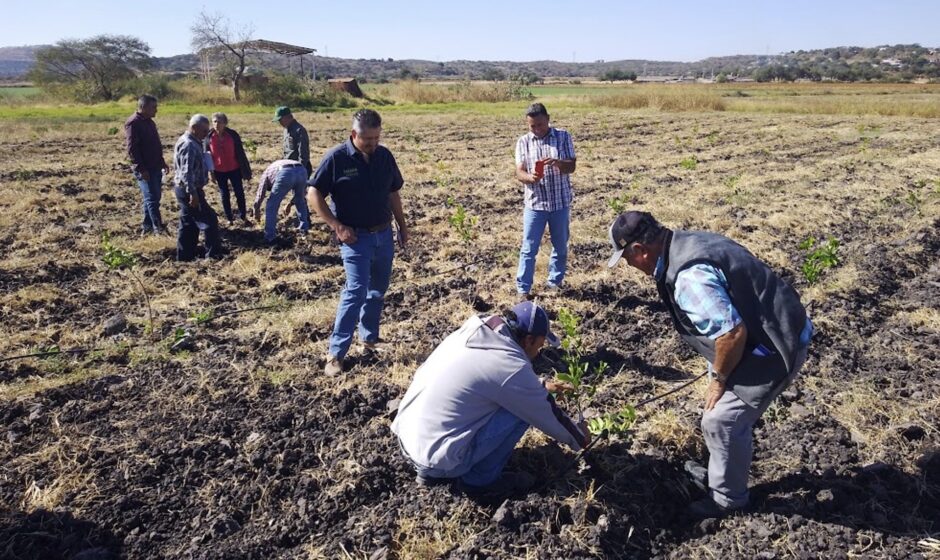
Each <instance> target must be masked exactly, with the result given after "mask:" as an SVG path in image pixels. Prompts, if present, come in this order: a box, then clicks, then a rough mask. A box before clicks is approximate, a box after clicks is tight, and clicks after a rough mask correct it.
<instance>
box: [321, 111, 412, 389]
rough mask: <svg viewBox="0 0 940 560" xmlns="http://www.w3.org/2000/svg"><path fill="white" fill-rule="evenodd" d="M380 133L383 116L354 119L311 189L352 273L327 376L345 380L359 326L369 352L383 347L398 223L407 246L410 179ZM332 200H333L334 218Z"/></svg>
mask: <svg viewBox="0 0 940 560" xmlns="http://www.w3.org/2000/svg"><path fill="white" fill-rule="evenodd" d="M381 134H382V117H380V116H379V114H378V113H377V112H375V111H373V110H372V109H360V110H359V111H357V112H356V114H355V115H354V116H353V122H352V131H351V133H350V137H349V139H348V140H346V142H344V143H342V144H340V145H338V146H336V147H334V148H332V149H331V150H330V151H329V152H327V153H326V156H324V157H323V161H321V162H320V165H319V167H317V170H316V172H315V173H314V175H313V177H312V178H311V179H310V181H309V182H308V185H309V188H308V189H307V201H308V203H309V205H310V207H312V208H313V209H314V210H316V212H317V214H318V215H319V216H320V218H322V219H323V221H324V222H326V223H327V225H329V226H330V228H332V229H333V231H334V232H335V233H336V237H337V239H338V240H339V242H340V254H341V255H342V257H343V267H344V268H345V270H346V285H345V286H344V287H343V293H342V295H341V296H340V301H339V308H338V309H337V310H336V322H335V323H334V325H333V334H332V335H331V336H330V350H329V352H330V353H329V356H328V357H327V361H326V374H327V375H338V374H340V373H342V371H343V360H344V359H345V357H346V353H347V352H348V351H349V346H350V344H351V343H352V337H353V330H355V329H356V326H357V324H358V326H359V339H360V340H361V341H362V343H363V345H364V346H365V347H366V348H367V349H373V348H374V347H375V345H376V343H378V342H379V320H380V319H381V316H382V305H383V303H384V298H385V291H386V290H388V285H389V281H390V280H391V275H392V258H393V257H394V254H395V243H394V238H393V235H392V227H391V225H392V218H393V217H394V219H395V223H396V224H397V226H398V241H399V243H400V244H401V246H402V247H403V248H404V247H405V245H406V244H407V243H408V227H407V226H406V225H405V214H404V212H403V211H402V206H401V197H400V196H399V191H400V190H401V187H402V185H403V184H404V180H403V179H402V176H401V171H399V169H398V164H397V163H395V158H394V157H393V156H392V152H390V151H389V150H388V148H386V147H384V146H380V145H379V137H380V136H381ZM327 196H329V197H332V200H333V204H334V206H335V208H336V213H335V214H334V213H333V210H331V209H330V206H329V204H328V203H327V201H326V197H327Z"/></svg>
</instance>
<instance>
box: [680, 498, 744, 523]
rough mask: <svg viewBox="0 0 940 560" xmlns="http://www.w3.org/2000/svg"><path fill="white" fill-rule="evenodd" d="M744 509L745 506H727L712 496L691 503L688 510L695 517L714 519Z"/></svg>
mask: <svg viewBox="0 0 940 560" xmlns="http://www.w3.org/2000/svg"><path fill="white" fill-rule="evenodd" d="M744 509H745V508H744V507H739V508H732V507H725V506H723V505H720V504H718V503H717V502H715V500H713V499H711V497H707V498H702V499H701V500H697V501H695V502H692V503H691V504H689V508H688V510H687V511H688V513H689V515H690V516H691V517H693V518H694V519H712V518H717V517H724V516H726V515H730V514H732V513H734V512H736V511H742V510H744Z"/></svg>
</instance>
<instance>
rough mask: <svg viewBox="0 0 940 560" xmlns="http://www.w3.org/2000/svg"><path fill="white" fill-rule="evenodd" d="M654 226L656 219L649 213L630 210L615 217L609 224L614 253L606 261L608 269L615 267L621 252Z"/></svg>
mask: <svg viewBox="0 0 940 560" xmlns="http://www.w3.org/2000/svg"><path fill="white" fill-rule="evenodd" d="M654 224H656V218H654V217H653V215H652V214H650V213H649V212H639V211H637V210H631V211H629V212H624V213H623V214H621V215H619V216H617V219H616V220H614V223H612V224H610V231H609V232H608V235H609V239H610V244H611V246H612V248H613V250H614V252H613V254H612V255H611V256H610V260H608V261H607V266H608V267H609V268H613V267H615V266H617V263H618V262H620V259H621V258H622V257H623V251H624V250H625V249H626V248H627V247H628V246H629V245H630V244H631V243H633V242H634V241H636V240H637V239H639V237H640V236H641V235H643V234H644V233H646V230H648V229H649V228H650V226H652V225H654Z"/></svg>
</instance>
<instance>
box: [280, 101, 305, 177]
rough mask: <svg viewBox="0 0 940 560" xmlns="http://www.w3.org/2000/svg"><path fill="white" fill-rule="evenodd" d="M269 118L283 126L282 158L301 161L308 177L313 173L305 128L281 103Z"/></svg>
mask: <svg viewBox="0 0 940 560" xmlns="http://www.w3.org/2000/svg"><path fill="white" fill-rule="evenodd" d="M271 120H273V121H277V122H279V123H281V126H283V127H284V159H292V160H294V161H299V162H300V163H302V164H303V165H304V168H305V169H306V170H307V177H309V176H310V174H311V173H313V166H312V165H311V164H310V137H309V136H307V129H306V128H304V127H303V125H302V124H300V123H299V122H297V119H295V118H294V115H293V114H291V112H290V107H285V106H283V105H282V106H280V107H278V108H277V110H276V111H274V118H273V119H271Z"/></svg>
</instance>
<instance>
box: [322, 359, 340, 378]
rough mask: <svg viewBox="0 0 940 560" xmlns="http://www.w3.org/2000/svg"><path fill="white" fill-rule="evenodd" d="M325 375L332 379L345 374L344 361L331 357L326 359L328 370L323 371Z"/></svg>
mask: <svg viewBox="0 0 940 560" xmlns="http://www.w3.org/2000/svg"><path fill="white" fill-rule="evenodd" d="M323 373H325V374H326V375H328V376H330V377H334V376H337V375H342V373H343V359H342V358H337V357H336V356H333V355H330V356H328V357H327V358H326V368H325V369H324V370H323Z"/></svg>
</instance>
